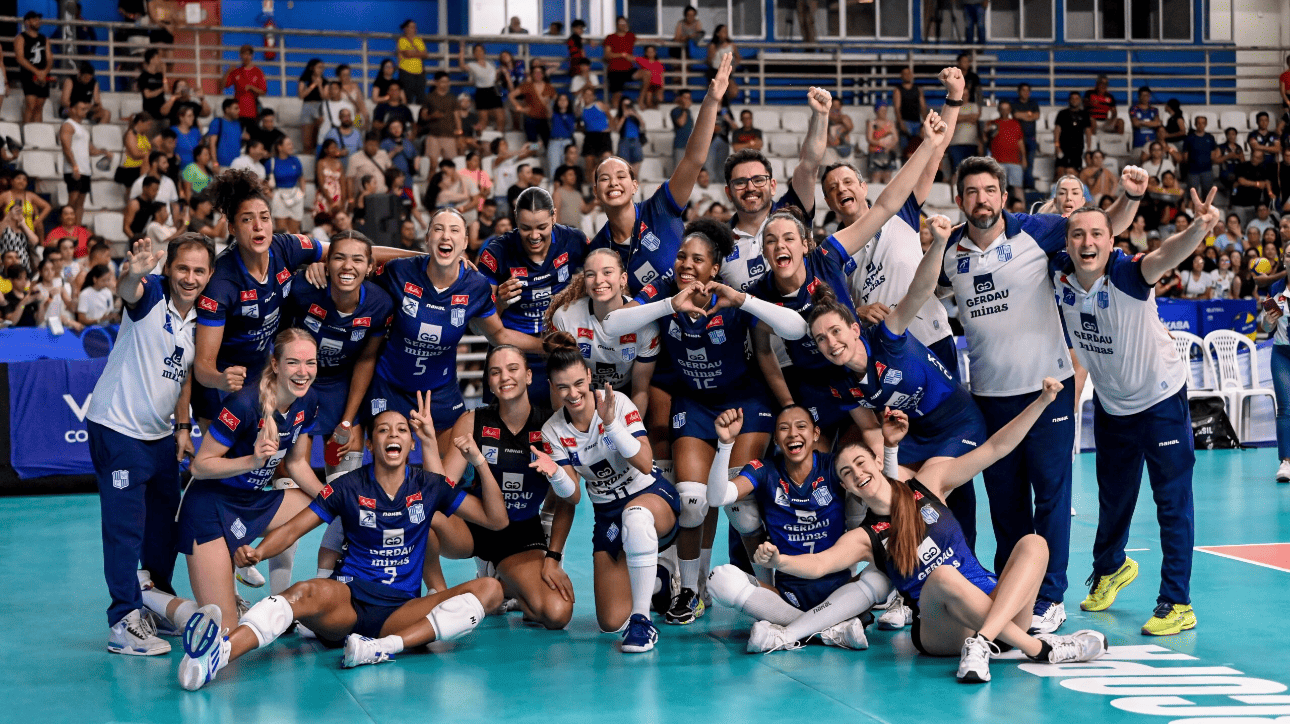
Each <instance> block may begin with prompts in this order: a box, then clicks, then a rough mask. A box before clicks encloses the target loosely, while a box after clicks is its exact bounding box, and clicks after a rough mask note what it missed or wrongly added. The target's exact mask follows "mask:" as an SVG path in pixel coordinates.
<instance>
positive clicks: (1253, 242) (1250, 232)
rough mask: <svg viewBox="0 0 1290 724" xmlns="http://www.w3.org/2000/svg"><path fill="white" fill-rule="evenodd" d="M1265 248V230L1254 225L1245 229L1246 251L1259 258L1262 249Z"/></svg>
mask: <svg viewBox="0 0 1290 724" xmlns="http://www.w3.org/2000/svg"><path fill="white" fill-rule="evenodd" d="M1262 246H1263V230H1262V229H1260V228H1259V227H1257V226H1255V225H1254V224H1250V225H1249V226H1246V227H1245V251H1246V252H1253V254H1254V257H1255V258H1258V256H1259V253H1260V248H1261V247H1262Z"/></svg>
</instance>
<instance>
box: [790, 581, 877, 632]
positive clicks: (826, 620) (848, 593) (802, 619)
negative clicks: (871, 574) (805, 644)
mask: <svg viewBox="0 0 1290 724" xmlns="http://www.w3.org/2000/svg"><path fill="white" fill-rule="evenodd" d="M885 592H886V591H885V589H884V591H883V593H885ZM883 600H886V597H885V596H884V597H883ZM873 604H874V596H873V591H872V589H871V588H870V587H869V586H867V585H865V584H864V583H863V582H861V581H853V582H851V583H848V584H846V585H844V586H842V587H840V588H838V590H836V591H834V592H833V593H831V594H829V597H828V598H826V599H824V602H823V603H821V604H820V605H818V606H816V607H815V608H813V609H811V610H810V611H807V612H806V613H804V614H802V615H801V616H799V617H797V619H796V620H795V621H793V622H792V623H790V624H788V625H787V626H786V627H785V628H786V629H788V637H789V638H790V639H792V640H794V641H800V640H802V639H804V638H806V637H807V636H810V635H812V634H817V633H819V632H821V631H823V630H824V629H826V628H828V627H830V626H833V625H834V624H839V623H842V622H843V621H845V620H847V619H849V618H855V617H856V616H859V615H860V614H862V613H864V612H865V611H868V610H869V609H870V608H872V607H873Z"/></svg>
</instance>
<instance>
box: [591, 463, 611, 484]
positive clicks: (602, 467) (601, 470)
mask: <svg viewBox="0 0 1290 724" xmlns="http://www.w3.org/2000/svg"><path fill="white" fill-rule="evenodd" d="M589 467H590V468H591V474H592V475H595V476H596V478H597V479H599V480H607V479H609V478H612V477H614V466H613V465H610V464H609V461H608V460H601V461H600V462H595V463H592V464H591V465H590V466H589Z"/></svg>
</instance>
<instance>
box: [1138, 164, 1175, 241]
mask: <svg viewBox="0 0 1290 724" xmlns="http://www.w3.org/2000/svg"><path fill="white" fill-rule="evenodd" d="M1182 200H1183V189H1182V185H1181V184H1180V183H1179V182H1178V174H1177V173H1176V172H1174V171H1164V172H1162V173H1161V174H1160V178H1159V179H1151V180H1150V181H1148V182H1147V198H1146V199H1144V200H1143V205H1144V206H1146V207H1148V208H1153V209H1155V210H1156V211H1158V212H1159V219H1160V225H1162V226H1163V225H1169V224H1172V223H1173V222H1174V219H1175V218H1176V217H1177V216H1178V213H1179V212H1180V211H1181V208H1182ZM1148 201H1151V202H1154V203H1150V204H1148V203H1147V202H1148ZM1160 236H1161V237H1163V238H1166V239H1167V238H1169V234H1168V233H1166V232H1165V231H1161V232H1160Z"/></svg>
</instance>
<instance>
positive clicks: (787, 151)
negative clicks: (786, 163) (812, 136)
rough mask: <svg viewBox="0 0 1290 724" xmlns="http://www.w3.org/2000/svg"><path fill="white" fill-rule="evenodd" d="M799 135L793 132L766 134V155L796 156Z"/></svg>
mask: <svg viewBox="0 0 1290 724" xmlns="http://www.w3.org/2000/svg"><path fill="white" fill-rule="evenodd" d="M800 139H801V136H798V135H797V134H793V133H771V134H768V135H767V138H766V145H767V155H773V156H781V157H783V158H797V153H798V150H799V148H798V142H799V141H800Z"/></svg>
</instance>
